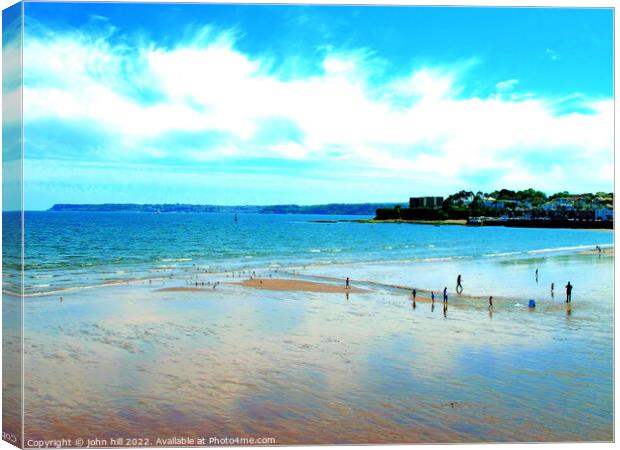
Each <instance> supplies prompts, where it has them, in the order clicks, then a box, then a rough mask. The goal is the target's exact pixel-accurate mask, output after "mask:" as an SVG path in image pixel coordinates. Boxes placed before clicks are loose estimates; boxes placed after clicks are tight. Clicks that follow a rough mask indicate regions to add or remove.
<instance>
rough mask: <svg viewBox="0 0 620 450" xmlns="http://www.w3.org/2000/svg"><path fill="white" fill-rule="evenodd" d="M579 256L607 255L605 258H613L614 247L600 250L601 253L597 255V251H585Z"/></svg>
mask: <svg viewBox="0 0 620 450" xmlns="http://www.w3.org/2000/svg"><path fill="white" fill-rule="evenodd" d="M579 254H580V255H599V254H600V255H607V256H610V255H611V256H613V255H614V247H608V248H603V249H601V252H600V253H599V251H598V250H596V249H594V250H585V251H583V252H579Z"/></svg>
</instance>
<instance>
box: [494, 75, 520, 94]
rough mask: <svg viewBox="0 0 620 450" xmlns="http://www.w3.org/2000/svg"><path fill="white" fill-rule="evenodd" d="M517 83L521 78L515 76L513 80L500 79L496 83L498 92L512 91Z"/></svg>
mask: <svg viewBox="0 0 620 450" xmlns="http://www.w3.org/2000/svg"><path fill="white" fill-rule="evenodd" d="M517 83H519V80H517V79H515V78H513V79H511V80H504V81H500V82H499V83H497V84H496V85H495V87H496V88H497V91H498V92H506V91H512V90H513V89H514V87H515V86H516V85H517Z"/></svg>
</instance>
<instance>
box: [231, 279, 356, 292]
mask: <svg viewBox="0 0 620 450" xmlns="http://www.w3.org/2000/svg"><path fill="white" fill-rule="evenodd" d="M231 284H240V285H242V286H245V287H251V288H257V289H268V290H271V291H301V292H323V293H340V294H346V293H347V292H349V293H358V294H359V293H363V292H368V291H367V290H366V289H361V288H358V287H355V286H351V287H350V288H348V289H347V288H346V287H345V286H337V285H334V284H327V283H316V282H313V281H304V280H293V279H283V278H282V279H277V278H276V279H272V278H252V279H249V280H244V281H242V282H240V283H231Z"/></svg>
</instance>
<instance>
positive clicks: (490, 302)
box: [489, 295, 493, 308]
mask: <svg viewBox="0 0 620 450" xmlns="http://www.w3.org/2000/svg"><path fill="white" fill-rule="evenodd" d="M489 308H493V296H492V295H491V296H490V297H489Z"/></svg>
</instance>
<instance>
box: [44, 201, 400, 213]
mask: <svg viewBox="0 0 620 450" xmlns="http://www.w3.org/2000/svg"><path fill="white" fill-rule="evenodd" d="M402 203H404V202H402ZM399 204H400V203H396V202H392V203H330V204H325V205H303V206H300V205H267V206H256V205H242V206H222V205H192V204H186V203H162V204H137V203H103V204H66V203H59V204H56V205H54V206H52V207H51V208H49V209H48V211H56V212H64V211H73V212H76V211H77V212H136V213H155V214H157V213H231V214H244V213H254V214H325V215H328V214H329V215H360V216H374V215H375V213H376V211H377V209H380V208H393V207H394V206H396V205H399Z"/></svg>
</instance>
